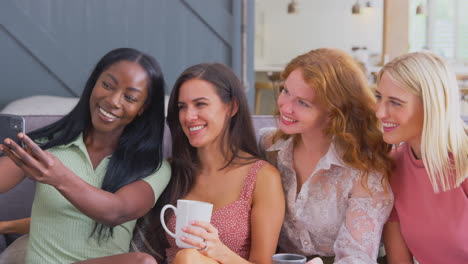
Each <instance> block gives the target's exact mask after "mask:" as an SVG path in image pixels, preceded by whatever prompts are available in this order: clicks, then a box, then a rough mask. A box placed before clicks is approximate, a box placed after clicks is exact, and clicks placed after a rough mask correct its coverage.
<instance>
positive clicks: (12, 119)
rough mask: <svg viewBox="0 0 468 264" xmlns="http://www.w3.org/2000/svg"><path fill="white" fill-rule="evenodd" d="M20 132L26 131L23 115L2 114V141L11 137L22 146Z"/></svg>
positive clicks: (0, 138)
mask: <svg viewBox="0 0 468 264" xmlns="http://www.w3.org/2000/svg"><path fill="white" fill-rule="evenodd" d="M19 132H23V133H24V132H25V122H24V118H23V117H22V116H17V115H7V114H0V143H3V141H4V140H5V138H11V139H12V140H14V141H15V142H16V143H18V144H19V145H21V146H22V145H23V144H22V142H21V141H20V140H19V139H18V136H17V135H18V133H19Z"/></svg>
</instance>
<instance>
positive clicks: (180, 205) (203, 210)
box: [160, 200, 217, 249]
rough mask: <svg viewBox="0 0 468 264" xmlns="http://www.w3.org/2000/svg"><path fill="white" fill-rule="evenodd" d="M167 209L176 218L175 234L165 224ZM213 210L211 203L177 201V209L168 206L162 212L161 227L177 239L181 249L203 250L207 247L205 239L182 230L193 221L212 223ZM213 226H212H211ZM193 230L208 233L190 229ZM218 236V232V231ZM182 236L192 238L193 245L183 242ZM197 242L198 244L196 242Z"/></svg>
mask: <svg viewBox="0 0 468 264" xmlns="http://www.w3.org/2000/svg"><path fill="white" fill-rule="evenodd" d="M167 209H172V210H174V214H175V217H176V226H175V233H173V232H171V231H170V230H169V229H168V228H167V226H166V223H165V222H164V212H165V211H166V210H167ZM212 210H213V205H212V204H210V203H204V202H199V201H192V200H177V207H175V206H173V205H170V204H167V205H165V206H164V207H163V208H162V210H161V215H160V219H161V225H162V227H163V228H164V230H166V232H167V233H168V234H169V235H170V236H172V237H173V238H175V239H176V245H177V246H178V247H181V248H197V249H201V248H204V247H205V245H206V244H205V242H204V241H203V238H202V237H200V236H197V235H192V234H189V233H185V232H184V230H182V228H185V227H188V226H189V225H190V223H191V222H192V221H203V222H207V223H209V222H210V219H211V211H212ZM210 226H211V225H210ZM190 228H191V229H194V228H198V229H199V231H204V232H207V231H206V229H203V227H190ZM216 235H217V230H216ZM182 236H184V237H186V238H190V241H191V243H190V244H188V243H185V242H184V241H182V240H181V238H182ZM195 241H196V242H195Z"/></svg>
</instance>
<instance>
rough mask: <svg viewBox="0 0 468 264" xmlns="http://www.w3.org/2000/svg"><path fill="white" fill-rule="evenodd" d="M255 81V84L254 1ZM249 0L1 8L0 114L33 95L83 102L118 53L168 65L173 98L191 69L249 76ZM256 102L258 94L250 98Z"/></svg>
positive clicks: (11, 1) (4, 3)
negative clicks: (207, 67)
mask: <svg viewBox="0 0 468 264" xmlns="http://www.w3.org/2000/svg"><path fill="white" fill-rule="evenodd" d="M245 2H246V3H247V5H248V7H247V11H248V13H247V21H248V22H250V23H248V24H247V31H248V34H247V35H248V36H249V39H248V41H247V52H248V53H247V56H246V57H247V78H248V83H253V53H252V52H253V37H252V36H253V24H254V23H253V22H252V21H253V13H254V11H253V8H254V1H253V0H245ZM242 3H243V0H80V1H68V0H1V1H0V55H1V56H0V70H1V73H0V81H1V86H0V91H1V96H0V109H1V108H2V107H3V106H5V104H6V103H8V102H10V101H12V100H15V99H18V98H21V97H26V96H31V95H39V94H46V95H58V96H79V95H80V94H81V91H82V87H83V86H84V83H85V81H86V78H87V76H88V74H89V73H90V71H91V68H92V67H93V66H94V64H95V63H96V62H97V60H98V59H99V58H100V57H101V56H102V55H104V53H105V52H107V51H109V50H110V49H113V48H118V47H133V48H137V49H140V50H143V51H145V52H147V53H149V54H151V55H153V56H154V57H156V58H157V60H158V61H159V62H160V64H161V66H162V69H163V71H164V74H165V76H166V81H167V84H168V90H169V89H171V86H172V84H173V83H174V81H175V79H176V78H177V76H178V75H179V74H180V73H181V71H182V70H183V69H185V68H186V67H188V66H190V65H193V64H196V63H200V62H222V63H225V64H227V65H229V66H231V67H232V68H233V69H234V71H235V72H236V73H237V74H238V75H239V77H241V74H242V61H241V57H242V46H241V44H242V41H241V40H242V39H241V36H242V34H241V30H242V24H241V22H242V10H243V8H242V7H243V6H242ZM248 97H249V100H250V101H252V98H253V89H249V91H248Z"/></svg>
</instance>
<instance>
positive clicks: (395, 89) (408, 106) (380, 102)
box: [375, 73, 424, 149]
mask: <svg viewBox="0 0 468 264" xmlns="http://www.w3.org/2000/svg"><path fill="white" fill-rule="evenodd" d="M376 98H377V104H376V109H375V112H376V116H377V118H379V119H380V120H381V121H382V125H383V139H384V141H385V142H387V143H388V144H398V143H400V142H407V143H409V144H410V146H412V147H413V148H414V149H419V148H420V145H421V136H422V130H423V124H424V108H423V102H422V99H421V98H420V97H419V96H416V95H414V94H412V93H410V92H408V91H406V90H405V89H403V88H401V87H400V86H399V85H398V84H397V83H396V82H395V81H393V80H392V79H391V78H390V76H389V75H388V74H387V73H384V74H383V76H382V79H381V80H380V83H379V85H378V87H377V90H376Z"/></svg>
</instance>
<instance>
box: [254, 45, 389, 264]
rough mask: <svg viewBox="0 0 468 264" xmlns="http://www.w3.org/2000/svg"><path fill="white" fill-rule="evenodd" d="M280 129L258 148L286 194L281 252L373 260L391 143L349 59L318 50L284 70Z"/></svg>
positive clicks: (384, 209)
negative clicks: (273, 165)
mask: <svg viewBox="0 0 468 264" xmlns="http://www.w3.org/2000/svg"><path fill="white" fill-rule="evenodd" d="M282 78H283V79H284V80H285V81H284V88H282V90H281V93H280V95H279V98H278V108H279V111H278V115H277V118H278V128H279V129H267V130H266V131H262V132H263V133H262V137H261V146H262V149H263V150H264V151H265V154H266V156H267V158H268V160H269V161H270V162H271V163H274V164H276V165H277V168H278V170H279V171H280V174H281V178H282V182H283V188H284V191H285V195H286V215H285V221H284V223H283V227H282V231H281V235H280V239H279V250H280V251H281V252H289V253H299V254H302V255H305V256H307V257H308V259H311V258H313V257H317V256H319V257H322V258H323V260H324V261H325V263H328V262H330V263H331V262H334V263H376V259H377V255H378V250H379V245H380V238H381V233H382V228H383V224H384V223H385V221H386V219H387V217H388V215H389V214H390V211H391V208H392V203H393V196H392V193H391V191H390V189H389V188H388V184H387V178H388V176H389V175H390V173H391V161H390V158H389V151H390V146H389V145H387V144H385V142H383V140H382V133H381V132H380V124H379V121H378V119H377V118H376V117H375V114H374V110H373V106H374V97H373V95H372V92H371V91H370V89H369V88H368V87H367V82H366V79H365V76H364V74H363V72H362V71H361V69H360V68H359V66H358V64H357V63H356V62H355V61H354V60H353V58H352V57H350V56H349V55H347V54H346V53H344V52H342V51H340V50H336V49H317V50H312V51H310V52H308V53H305V54H303V55H300V56H298V57H296V58H294V59H293V60H292V61H291V62H289V64H288V65H287V66H286V68H285V70H284V71H283V73H282Z"/></svg>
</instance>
